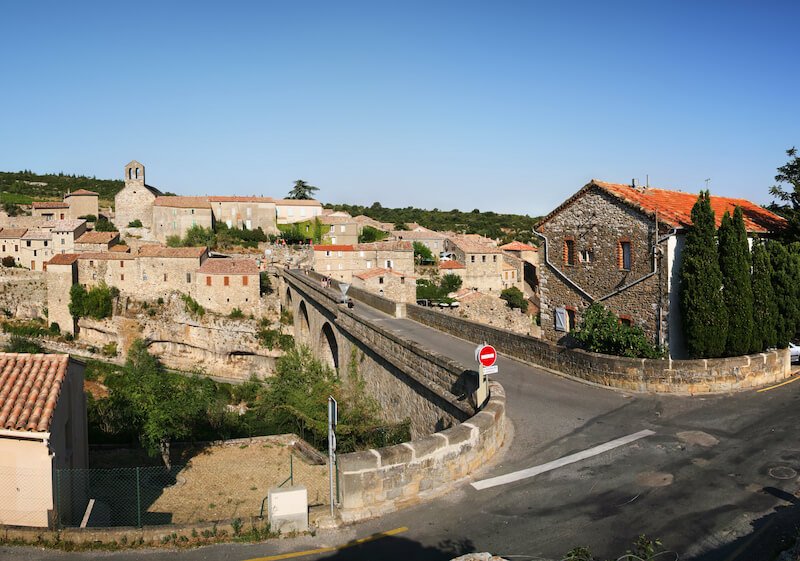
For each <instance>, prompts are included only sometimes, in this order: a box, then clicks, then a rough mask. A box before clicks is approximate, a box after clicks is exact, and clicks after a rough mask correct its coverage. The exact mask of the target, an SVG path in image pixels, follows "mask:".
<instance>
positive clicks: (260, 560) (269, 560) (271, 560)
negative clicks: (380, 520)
mask: <svg viewBox="0 0 800 561" xmlns="http://www.w3.org/2000/svg"><path fill="white" fill-rule="evenodd" d="M407 531H408V528H407V527H406V526H401V527H399V528H395V529H394V530H387V531H386V532H379V533H377V534H372V535H371V536H367V537H366V538H361V539H358V540H352V541H349V542H347V543H345V544H342V545H334V546H331V547H320V548H319V549H307V550H305V551H294V552H292V553H280V554H278V555H270V556H268V557H254V558H253V559H247V560H246V561H278V560H279V559H292V558H294V557H305V556H306V555H316V554H318V553H331V552H334V551H340V550H342V549H347V548H348V547H355V546H357V545H361V544H362V543H367V542H372V541H375V540H379V539H381V538H386V537H389V536H395V535H397V534H402V533H403V532H407Z"/></svg>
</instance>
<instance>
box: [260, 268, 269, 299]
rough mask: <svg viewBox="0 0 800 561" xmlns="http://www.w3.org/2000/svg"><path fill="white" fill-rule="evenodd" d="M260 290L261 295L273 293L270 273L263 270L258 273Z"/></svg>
mask: <svg viewBox="0 0 800 561" xmlns="http://www.w3.org/2000/svg"><path fill="white" fill-rule="evenodd" d="M258 281H259V282H258V285H259V288H258V292H259V294H260V295H261V296H264V295H265V294H272V281H271V280H270V278H269V273H267V272H266V271H261V272H260V273H258Z"/></svg>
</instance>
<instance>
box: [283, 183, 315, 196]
mask: <svg viewBox="0 0 800 561" xmlns="http://www.w3.org/2000/svg"><path fill="white" fill-rule="evenodd" d="M317 191H319V187H314V186H313V185H309V184H308V183H306V182H305V181H303V180H302V179H298V180H297V181H295V182H294V187H292V190H291V191H289V195H287V197H286V198H287V199H313V198H314V193H316V192H317Z"/></svg>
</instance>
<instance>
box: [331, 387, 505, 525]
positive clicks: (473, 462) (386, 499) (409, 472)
mask: <svg viewBox="0 0 800 561" xmlns="http://www.w3.org/2000/svg"><path fill="white" fill-rule="evenodd" d="M489 388H490V392H491V396H490V398H489V401H488V403H487V404H486V405H485V406H484V408H483V409H482V410H481V411H480V412H479V413H477V414H476V415H474V416H473V417H471V418H470V419H468V420H466V421H465V422H464V423H462V424H460V425H457V426H454V427H452V428H449V429H447V430H444V431H441V432H437V433H436V434H431V435H428V436H425V437H423V438H419V439H415V440H412V441H411V442H406V443H403V444H398V445H396V446H389V447H386V448H380V449H377V450H375V449H372V450H365V451H363V452H353V453H350V454H342V455H341V456H339V458H338V467H337V469H338V475H339V484H340V492H341V496H340V498H341V510H340V513H341V517H342V519H343V520H344V521H345V522H351V521H354V520H359V519H364V518H371V517H375V516H379V515H381V514H383V513H386V512H389V511H392V510H396V509H399V508H404V507H408V506H413V505H415V504H417V503H420V502H422V501H423V500H427V499H430V498H433V497H436V496H441V495H443V494H445V493H447V492H448V491H449V490H451V489H452V488H453V486H454V485H456V484H457V483H459V482H461V481H463V480H464V479H465V478H466V477H468V476H470V475H471V474H472V473H474V472H475V471H476V470H478V469H479V468H480V467H482V466H484V465H486V463H487V462H488V461H489V460H491V459H492V457H493V456H494V455H495V453H496V452H497V451H498V450H499V449H500V447H501V446H502V445H503V442H504V440H505V435H506V416H505V392H504V390H503V388H502V386H500V384H498V383H497V382H492V383H491V384H490V386H489Z"/></svg>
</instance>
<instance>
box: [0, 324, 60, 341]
mask: <svg viewBox="0 0 800 561" xmlns="http://www.w3.org/2000/svg"><path fill="white" fill-rule="evenodd" d="M3 333H11V334H12V335H18V336H20V337H47V336H48V335H50V334H51V332H50V331H48V330H47V329H45V328H44V327H42V326H41V325H40V324H38V323H36V322H33V321H25V322H13V323H12V322H8V321H7V322H5V323H3Z"/></svg>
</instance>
